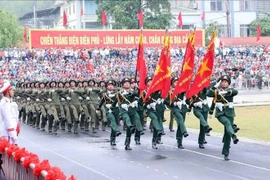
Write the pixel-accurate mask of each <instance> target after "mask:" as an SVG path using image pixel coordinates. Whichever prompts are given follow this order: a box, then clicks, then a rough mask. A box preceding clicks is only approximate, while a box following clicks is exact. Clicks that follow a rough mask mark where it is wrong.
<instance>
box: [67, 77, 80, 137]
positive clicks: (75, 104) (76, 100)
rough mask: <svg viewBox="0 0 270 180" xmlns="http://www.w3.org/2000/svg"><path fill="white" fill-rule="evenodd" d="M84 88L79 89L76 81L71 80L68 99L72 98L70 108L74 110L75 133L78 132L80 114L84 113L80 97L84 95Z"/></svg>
mask: <svg viewBox="0 0 270 180" xmlns="http://www.w3.org/2000/svg"><path fill="white" fill-rule="evenodd" d="M83 93H84V90H81V89H78V88H77V87H76V81H75V80H70V89H69V90H68V97H67V99H68V100H70V102H69V103H70V109H71V110H72V115H73V120H74V121H73V123H74V127H73V130H74V134H78V126H79V120H80V119H79V116H80V113H82V111H83V109H82V107H81V102H80V99H81V98H80V97H82V96H83Z"/></svg>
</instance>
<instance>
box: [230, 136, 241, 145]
mask: <svg viewBox="0 0 270 180" xmlns="http://www.w3.org/2000/svg"><path fill="white" fill-rule="evenodd" d="M232 139H233V144H237V143H238V141H239V139H238V138H237V137H236V135H233V136H232Z"/></svg>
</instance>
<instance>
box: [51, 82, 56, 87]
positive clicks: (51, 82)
mask: <svg viewBox="0 0 270 180" xmlns="http://www.w3.org/2000/svg"><path fill="white" fill-rule="evenodd" d="M52 83H54V84H55V86H57V82H56V81H51V82H50V83H49V86H50V87H51V84H52Z"/></svg>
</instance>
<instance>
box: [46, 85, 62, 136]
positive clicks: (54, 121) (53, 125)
mask: <svg viewBox="0 0 270 180" xmlns="http://www.w3.org/2000/svg"><path fill="white" fill-rule="evenodd" d="M56 85H57V83H56V82H55V81H51V82H50V88H51V89H50V90H49V98H48V102H49V103H50V113H49V132H50V129H52V132H53V133H54V134H57V130H58V129H59V124H60V119H61V118H65V113H64V109H63V106H62V105H61V103H60V94H61V93H63V90H62V89H56Z"/></svg>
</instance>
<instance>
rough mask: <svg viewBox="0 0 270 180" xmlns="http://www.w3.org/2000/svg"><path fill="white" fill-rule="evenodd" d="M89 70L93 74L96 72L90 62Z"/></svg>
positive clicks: (88, 63) (88, 64)
mask: <svg viewBox="0 0 270 180" xmlns="http://www.w3.org/2000/svg"><path fill="white" fill-rule="evenodd" d="M87 70H89V71H91V72H92V73H94V72H95V70H94V67H93V65H92V64H91V62H90V60H88V62H87Z"/></svg>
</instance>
